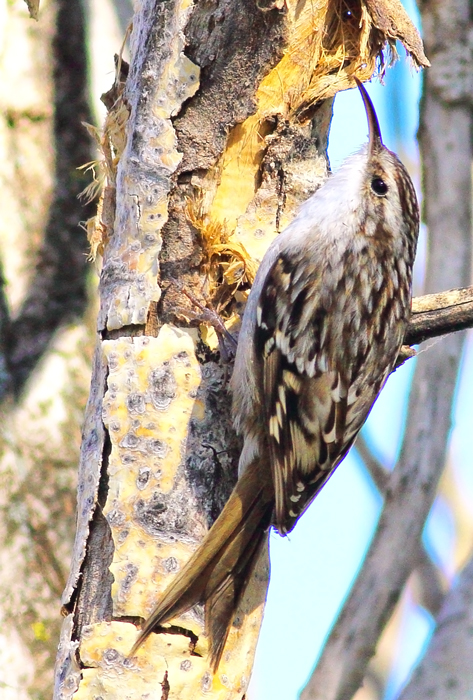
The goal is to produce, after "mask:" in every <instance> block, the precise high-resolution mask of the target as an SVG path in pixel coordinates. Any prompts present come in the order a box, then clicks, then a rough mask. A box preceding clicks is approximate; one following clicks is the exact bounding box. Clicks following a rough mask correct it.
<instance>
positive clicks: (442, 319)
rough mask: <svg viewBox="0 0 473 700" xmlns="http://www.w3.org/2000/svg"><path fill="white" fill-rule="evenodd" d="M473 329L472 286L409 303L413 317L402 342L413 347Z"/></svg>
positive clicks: (427, 295) (428, 295)
mask: <svg viewBox="0 0 473 700" xmlns="http://www.w3.org/2000/svg"><path fill="white" fill-rule="evenodd" d="M472 326H473V286H472V287H462V288H459V289H450V290H449V291H448V292H441V293H440V294H426V295H425V296H422V297H416V298H415V299H413V300H412V317H411V321H410V323H409V327H408V329H407V333H406V337H405V342H406V344H407V345H416V344H418V343H423V342H424V341H425V340H428V339H429V338H435V337H436V336H439V335H445V334H447V333H453V332H455V331H461V330H464V329H465V328H471V327H472Z"/></svg>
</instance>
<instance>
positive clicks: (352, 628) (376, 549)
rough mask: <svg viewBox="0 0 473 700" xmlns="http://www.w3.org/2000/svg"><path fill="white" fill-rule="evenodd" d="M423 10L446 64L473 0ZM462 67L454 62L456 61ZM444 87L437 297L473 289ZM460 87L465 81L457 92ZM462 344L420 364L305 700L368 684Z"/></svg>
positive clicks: (437, 106) (464, 108) (430, 215)
mask: <svg viewBox="0 0 473 700" xmlns="http://www.w3.org/2000/svg"><path fill="white" fill-rule="evenodd" d="M421 9H422V13H423V20H424V33H425V36H424V41H425V44H426V48H427V53H428V55H429V57H430V58H431V59H434V60H435V58H437V52H439V51H440V52H441V57H440V61H442V60H443V59H445V58H446V57H445V55H444V54H445V52H447V54H448V51H449V49H451V50H452V51H455V49H454V48H453V47H455V46H457V45H458V44H460V45H461V42H462V41H464V40H465V32H466V31H467V27H468V22H469V19H470V17H469V6H468V2H466V1H465V0H452V1H450V2H446V3H445V2H443V3H435V2H432V3H430V2H429V3H424V4H423V5H422V8H421ZM448 55H449V56H450V54H448ZM454 63H455V62H454V61H453V60H452V58H451V56H450V60H449V61H447V65H449V66H451V67H452V66H453V65H454ZM434 65H435V64H434ZM459 74H460V75H461V72H459ZM450 75H451V74H450ZM441 87H442V86H441V85H440V84H439V83H438V82H437V81H436V73H435V72H433V73H432V74H430V73H429V72H427V73H426V77H425V92H424V97H423V103H422V113H421V127H420V144H421V153H422V164H423V176H424V203H425V205H424V206H425V210H424V211H425V221H426V223H427V226H428V231H429V256H428V265H427V274H426V291H427V292H429V293H433V292H438V291H441V290H443V289H448V288H450V287H452V286H455V285H466V284H468V283H469V282H470V279H471V278H470V261H471V149H470V143H471V108H470V106H469V105H467V104H463V103H462V102H461V101H458V102H457V101H456V100H451V99H448V95H449V94H451V92H448V90H453V92H455V81H454V85H453V86H452V88H449V89H448V90H447V92H446V93H442V90H441ZM460 88H461V86H458V85H457V88H456V89H457V90H460ZM446 260H447V261H448V264H446ZM462 348H463V335H462V334H456V335H453V336H450V337H449V338H448V339H445V340H444V341H443V342H442V343H438V344H436V345H434V346H433V347H431V348H430V349H429V352H427V353H423V354H421V355H420V356H419V358H418V361H417V366H416V371H415V376H414V381H413V386H412V389H411V397H410V404H409V410H408V417H407V424H406V432H405V437H404V442H403V447H402V451H401V456H400V459H399V462H398V464H397V465H396V468H395V470H394V472H393V474H392V477H391V479H390V481H389V484H388V486H387V492H386V500H385V505H384V508H383V511H382V513H381V517H380V521H379V524H378V528H377V531H376V534H375V537H374V539H373V542H372V544H371V546H370V549H369V551H368V554H367V557H366V560H365V562H364V565H363V568H362V570H361V572H360V575H359V576H358V578H357V580H356V582H355V584H354V586H353V589H352V591H351V593H350V595H349V597H348V600H347V602H346V603H345V605H344V607H343V609H342V612H341V614H340V616H339V618H338V620H337V622H336V624H335V627H334V629H333V630H332V633H331V634H330V637H329V639H328V641H327V644H326V646H325V648H324V651H323V653H322V656H321V659H320V661H319V663H318V665H317V667H316V669H315V671H314V673H313V675H312V677H311V679H310V681H309V683H308V685H307V687H306V688H305V690H304V691H303V693H302V696H301V697H302V698H303V700H309V698H310V699H311V700H315V699H317V700H322V699H323V700H335V699H336V700H348V699H349V698H351V697H352V696H353V695H354V693H355V692H356V690H357V689H358V687H359V686H360V684H361V682H362V680H363V676H364V674H365V670H366V666H367V664H368V661H369V659H370V658H371V656H372V655H373V654H374V651H375V648H376V643H377V641H378V639H379V636H380V634H381V632H382V630H383V627H384V625H385V624H386V622H387V620H388V619H389V617H390V615H391V613H392V611H393V609H394V606H395V604H396V602H397V601H398V599H399V596H400V594H401V592H402V590H403V587H404V585H405V583H406V580H407V578H408V577H409V575H410V573H411V571H412V568H413V566H414V564H415V560H416V553H417V552H418V548H419V539H420V537H421V535H422V530H423V527H424V522H425V519H426V517H427V515H428V513H429V510H430V508H431V505H432V503H433V500H434V498H435V494H436V490H437V484H438V481H439V478H440V476H441V474H442V470H443V467H444V465H445V457H446V449H447V443H448V436H449V432H450V428H451V416H452V400H453V397H454V392H455V385H456V381H457V374H458V367H459V363H460V359H461V354H462ZM466 663H470V662H466ZM417 691H418V694H417V695H416V697H427V694H425V695H424V694H423V693H422V692H419V687H418V688H417ZM423 691H424V692H425V687H424V688H423ZM447 696H448V697H452V696H451V695H448V693H447V695H443V696H439V697H447ZM411 697H414V695H413V696H411Z"/></svg>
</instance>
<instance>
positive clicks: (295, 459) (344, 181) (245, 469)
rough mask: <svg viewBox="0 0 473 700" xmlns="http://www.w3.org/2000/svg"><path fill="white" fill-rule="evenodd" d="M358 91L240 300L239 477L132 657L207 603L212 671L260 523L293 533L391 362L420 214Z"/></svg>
mask: <svg viewBox="0 0 473 700" xmlns="http://www.w3.org/2000/svg"><path fill="white" fill-rule="evenodd" d="M359 87H360V91H361V93H362V97H363V100H364V102H365V107H366V112H367V116H368V122H369V125H370V140H369V143H368V145H367V146H365V147H363V148H362V149H361V150H360V152H359V153H357V154H355V155H353V156H351V157H350V158H348V159H347V160H346V161H345V162H344V164H343V165H342V167H341V168H340V170H339V171H338V172H337V173H336V174H335V175H333V176H332V177H330V178H329V179H328V180H327V182H326V183H325V184H324V185H323V187H321V188H320V189H319V190H318V191H317V192H316V193H315V194H314V195H313V196H312V197H310V199H308V200H307V202H305V203H304V204H303V205H302V207H301V208H300V210H299V212H298V214H297V216H296V218H295V219H294V221H293V222H292V223H291V224H290V225H289V226H288V227H287V228H286V229H285V231H284V232H283V233H281V234H280V235H279V236H278V237H277V238H276V239H275V240H274V241H273V243H272V245H271V246H270V248H269V249H268V251H267V253H266V255H265V256H264V259H263V261H262V263H261V265H260V268H259V270H258V274H257V276H256V279H255V282H254V285H253V288H252V290H251V293H250V296H249V299H248V303H247V306H246V310H245V314H244V319H243V323H242V328H241V332H240V337H239V341H238V349H237V355H236V359H235V368H234V373H233V377H232V390H233V412H234V420H235V427H236V429H237V431H238V432H240V433H241V434H242V436H243V438H244V445H243V450H242V454H241V458H240V477H239V480H238V483H237V485H236V486H235V489H234V491H233V492H232V494H231V496H230V499H229V501H228V503H227V504H226V506H225V508H224V510H223V511H222V513H221V515H220V516H219V518H218V519H217V521H216V522H215V524H214V525H213V527H212V528H211V530H210V531H209V533H208V535H207V537H206V538H205V539H204V541H203V543H202V544H201V546H200V547H199V549H198V550H197V551H196V553H195V554H194V555H193V557H192V558H191V559H190V561H189V562H188V564H187V565H186V566H185V567H184V569H183V570H182V571H181V572H180V573H179V574H178V575H177V576H176V579H175V581H174V582H173V584H172V585H171V586H170V587H169V588H168V590H167V591H166V592H165V593H164V596H163V598H162V600H161V601H160V603H159V605H158V607H157V608H156V610H155V611H154V612H153V614H152V615H151V617H150V618H149V620H147V622H146V623H145V625H144V627H143V629H142V631H141V633H140V636H139V637H138V640H137V642H136V644H135V646H134V647H133V650H132V653H134V652H135V651H136V649H137V648H138V647H139V646H140V644H141V643H142V642H143V641H144V640H145V639H146V637H147V636H148V635H149V634H150V632H151V631H152V629H153V628H154V627H155V626H156V625H158V624H161V623H163V622H166V621H167V620H169V619H171V618H172V617H174V616H176V615H177V614H179V613H180V612H183V611H184V610H186V609H187V608H189V607H191V606H192V605H194V604H195V603H197V602H205V604H206V626H207V631H208V633H209V636H210V653H211V659H212V664H213V667H214V669H216V668H217V666H218V664H219V661H220V658H221V655H222V652H223V649H224V646H225V641H226V638H227V635H228V630H229V628H230V626H231V622H232V619H233V616H234V613H235V610H236V607H237V605H238V601H239V599H240V597H241V595H242V593H243V591H244V589H245V586H246V583H247V581H248V578H249V576H250V574H251V571H252V568H253V566H254V562H255V561H256V559H257V556H258V553H259V551H260V549H261V547H262V546H264V543H265V533H266V531H267V528H268V526H269V524H270V523H271V522H272V523H273V524H274V525H275V526H276V527H277V529H278V530H279V532H280V533H281V534H285V533H287V532H289V531H290V530H291V529H292V528H293V527H294V524H295V523H296V521H297V519H298V517H299V516H300V514H301V513H302V512H303V511H304V510H305V508H307V506H308V505H309V504H310V503H311V501H312V500H313V499H314V498H315V496H316V495H317V493H318V492H319V491H320V489H321V488H322V487H323V485H324V484H325V483H326V482H327V480H328V479H329V478H330V476H331V474H332V473H333V472H334V470H335V468H336V467H337V466H338V465H339V463H340V462H341V461H342V459H343V458H344V457H345V455H346V453H347V452H348V450H349V449H350V447H351V445H352V443H353V440H354V439H355V437H356V435H357V433H358V431H359V430H360V428H361V426H362V425H363V423H364V422H365V420H366V418H367V416H368V414H369V412H370V410H371V407H372V405H373V403H374V401H375V400H376V397H377V396H378V393H379V392H380V390H381V388H382V387H383V385H384V383H385V381H386V379H387V377H388V376H389V373H390V372H391V371H392V369H393V368H394V365H395V362H396V358H397V356H398V352H399V349H400V346H401V344H402V341H403V338H404V333H405V330H406V325H407V323H408V319H409V312H410V293H411V278H412V266H413V263H414V256H415V250H416V243H417V236H418V229H419V209H418V204H417V200H416V195H415V191H414V187H413V185H412V182H411V180H410V178H409V175H408V174H407V171H406V170H405V168H404V166H403V165H402V163H401V162H400V161H399V160H398V158H397V156H396V155H395V154H394V153H391V151H389V150H388V149H387V148H385V146H384V145H383V144H382V141H381V136H380V133H379V126H378V123H377V119H376V114H375V112H374V109H373V106H372V104H371V102H370V100H369V97H368V95H367V93H366V91H365V89H364V88H363V87H362V86H361V84H359ZM314 537H317V533H314Z"/></svg>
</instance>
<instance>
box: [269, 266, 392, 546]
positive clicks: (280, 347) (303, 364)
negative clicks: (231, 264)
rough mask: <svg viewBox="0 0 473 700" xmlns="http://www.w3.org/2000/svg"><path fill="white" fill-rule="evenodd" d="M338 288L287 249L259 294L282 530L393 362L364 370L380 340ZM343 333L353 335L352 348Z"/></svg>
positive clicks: (326, 471) (335, 458)
mask: <svg viewBox="0 0 473 700" xmlns="http://www.w3.org/2000/svg"><path fill="white" fill-rule="evenodd" d="M311 272H312V276H311V278H310V279H308V277H307V275H310V274H311ZM336 292H337V290H333V291H332V293H330V290H327V280H326V279H323V278H322V276H321V275H317V272H316V271H315V270H312V271H311V270H307V266H302V265H301V266H298V265H297V264H295V262H294V260H291V261H287V260H285V259H284V257H283V256H281V257H280V258H279V259H278V260H277V261H276V263H275V264H274V266H273V268H272V269H271V271H270V273H269V274H268V277H267V279H266V283H265V287H264V289H263V292H262V294H261V298H260V304H259V307H258V313H257V327H256V331H255V347H256V350H257V354H258V357H259V358H260V362H261V373H262V377H261V378H262V384H263V396H262V404H263V406H264V414H265V415H264V416H262V419H263V420H265V421H266V426H267V440H268V449H269V454H270V461H271V468H272V475H273V483H274V490H275V501H276V505H275V520H276V526H277V528H278V530H279V531H280V532H282V533H284V532H287V531H289V530H290V529H291V528H292V527H293V525H294V523H295V521H296V519H297V518H298V516H299V515H300V514H301V512H302V511H303V510H304V509H305V508H306V507H307V504H308V503H309V502H310V501H311V500H312V499H313V498H314V496H315V495H316V493H317V492H318V491H319V490H320V489H321V488H322V486H323V485H324V484H325V483H326V481H327V480H328V478H329V477H330V475H331V474H332V472H333V470H334V468H335V467H336V466H337V465H338V464H339V462H340V461H341V460H342V459H343V457H344V456H345V454H346V453H347V451H348V449H349V448H350V446H351V444H352V443H353V440H354V439H355V437H356V434H357V432H358V431H359V429H360V428H361V426H362V425H363V423H364V421H365V419H366V416H367V415H368V413H369V410H370V408H371V405H372V403H373V402H374V400H375V398H376V396H377V394H378V392H379V390H380V388H381V386H382V384H383V382H384V381H385V378H386V377H387V375H388V374H389V371H390V367H389V366H387V364H389V363H386V362H384V367H383V370H382V374H381V373H380V372H378V371H377V369H376V366H377V363H376V362H375V363H373V362H371V365H373V366H374V370H373V371H371V372H368V374H366V373H365V371H364V367H365V365H366V364H367V363H366V360H367V357H368V355H370V357H371V356H372V355H373V354H374V355H376V346H377V343H376V342H371V343H366V340H363V338H366V333H365V326H366V325H367V323H368V321H369V319H368V318H367V317H366V314H365V315H364V312H363V308H361V309H359V308H358V307H356V306H355V304H356V303H358V302H357V301H356V300H355V301H352V300H350V299H348V301H347V302H346V305H347V308H345V307H344V305H343V304H344V303H345V302H344V299H346V298H347V297H346V295H345V296H343V295H342V294H337V293H336ZM348 311H349V312H348ZM327 319H330V324H327V323H326V320H327ZM353 319H355V322H354V320H353ZM340 331H343V332H340ZM355 331H358V335H359V336H360V339H358V336H357V334H356V332H355ZM340 337H342V338H348V343H347V342H346V341H345V344H346V347H342V346H341V345H342V343H341V342H340ZM381 366H383V363H382V364H381Z"/></svg>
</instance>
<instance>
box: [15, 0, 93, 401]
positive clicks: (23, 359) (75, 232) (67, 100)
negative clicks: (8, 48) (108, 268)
mask: <svg viewBox="0 0 473 700" xmlns="http://www.w3.org/2000/svg"><path fill="white" fill-rule="evenodd" d="M53 65H54V149H55V154H56V171H55V186H54V193H53V202H52V205H51V209H50V213H49V221H48V223H47V226H46V231H45V235H44V242H43V245H42V248H41V250H40V252H39V254H38V263H37V266H36V273H35V276H34V278H33V280H32V282H31V285H30V288H29V290H28V293H27V296H26V299H25V300H24V302H23V304H22V307H21V309H20V312H19V314H18V316H17V318H16V319H14V320H13V321H12V322H11V323H10V324H9V328H8V333H7V338H6V360H7V366H8V371H9V373H10V375H11V385H12V386H11V388H12V389H13V391H14V393H15V395H16V396H18V395H19V394H20V392H21V391H22V389H23V387H24V385H25V383H26V381H27V380H28V377H29V376H30V374H31V372H32V371H33V369H34V368H35V367H36V365H37V363H38V361H39V360H40V359H41V357H42V355H43V353H44V352H45V350H46V349H47V347H48V345H49V343H50V341H51V338H52V336H53V334H54V333H55V331H56V330H57V329H58V328H59V327H60V326H61V325H62V324H64V323H67V322H68V321H70V320H72V319H73V318H74V317H80V316H81V315H82V313H83V312H84V309H85V305H86V301H87V298H86V296H87V295H86V273H87V268H88V265H87V259H86V253H87V239H86V234H85V231H84V230H83V229H82V228H81V227H80V226H79V222H80V220H81V219H87V218H88V217H89V216H91V214H92V213H93V205H92V204H89V205H88V206H86V207H84V205H83V204H82V203H81V202H80V201H79V199H78V195H79V193H80V192H81V191H82V190H83V189H84V187H85V186H86V185H87V184H88V183H87V180H88V177H87V175H84V174H83V172H82V171H78V170H77V168H78V167H79V166H81V165H84V163H87V162H90V161H91V160H93V158H94V152H93V149H92V143H91V140H90V137H89V135H88V134H87V132H86V130H85V128H84V127H83V126H82V124H81V122H82V121H86V122H91V121H92V118H91V113H90V108H89V104H88V97H87V90H88V86H87V57H86V48H85V18H84V8H83V5H82V3H81V2H79V1H78V0H76V1H75V2H67V0H59V1H58V9H57V19H56V34H55V37H54V41H53Z"/></svg>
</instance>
